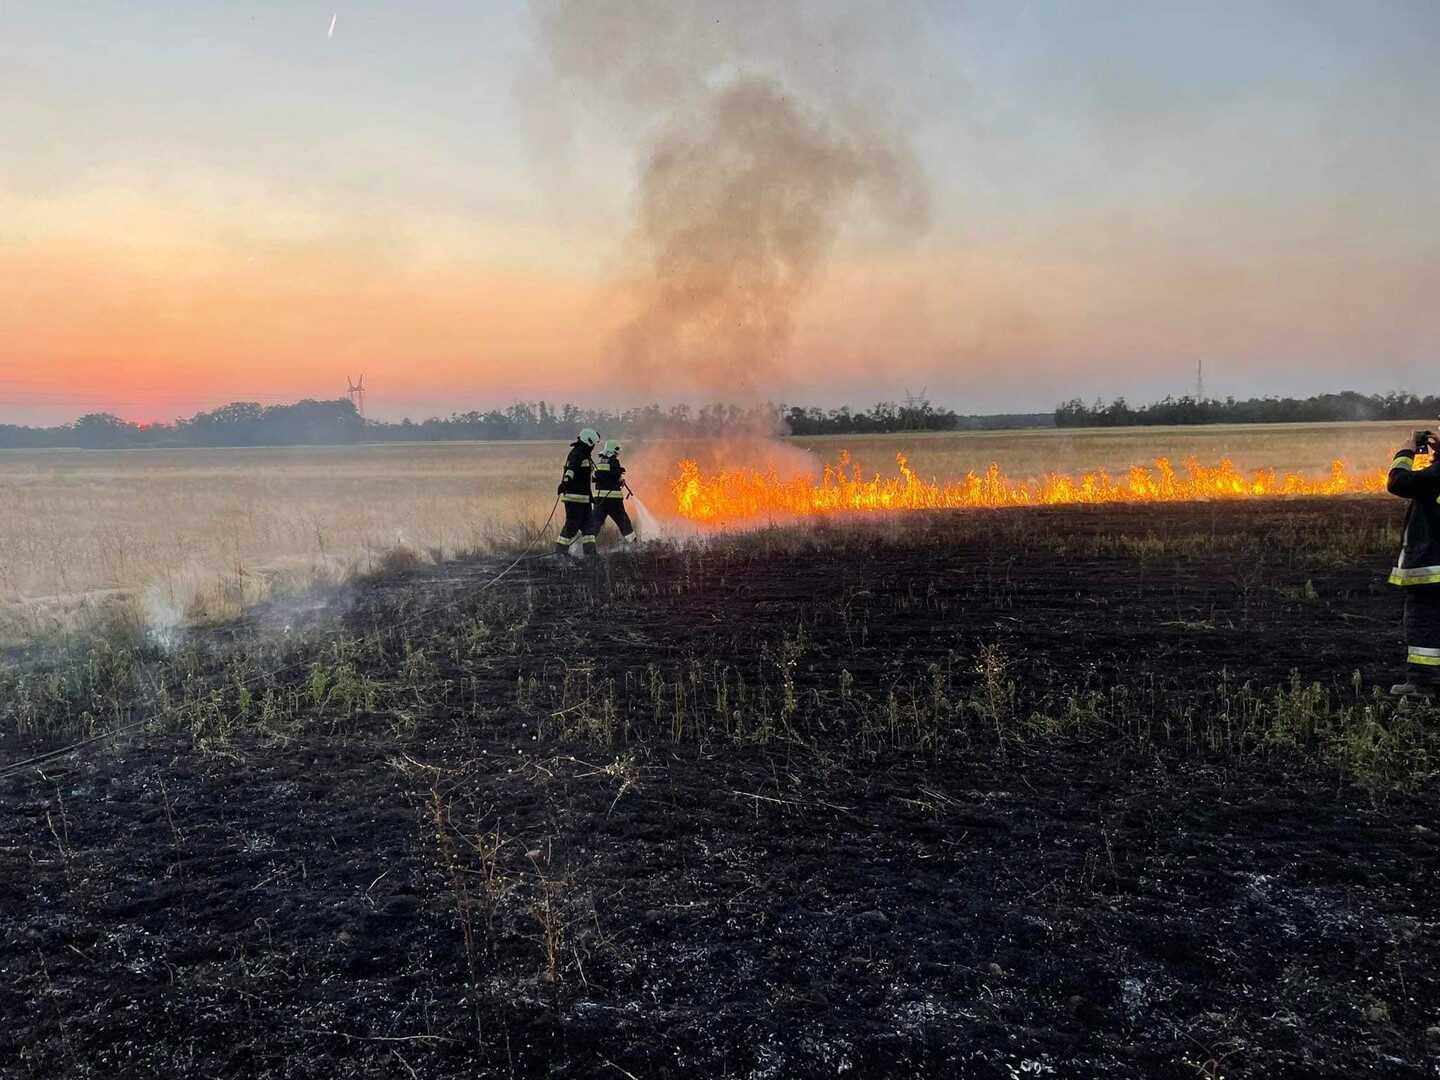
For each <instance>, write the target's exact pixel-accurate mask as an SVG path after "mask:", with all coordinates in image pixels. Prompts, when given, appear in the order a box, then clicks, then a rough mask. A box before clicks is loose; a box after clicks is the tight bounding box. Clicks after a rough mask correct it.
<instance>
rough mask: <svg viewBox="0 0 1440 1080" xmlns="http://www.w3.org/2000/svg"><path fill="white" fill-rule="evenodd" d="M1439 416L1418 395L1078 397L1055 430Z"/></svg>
mask: <svg viewBox="0 0 1440 1080" xmlns="http://www.w3.org/2000/svg"><path fill="white" fill-rule="evenodd" d="M1436 416H1440V397H1433V396H1425V397H1419V396H1417V395H1415V394H1401V393H1390V394H1360V393H1356V392H1355V391H1353V390H1346V391H1344V392H1343V393H1339V394H1317V395H1316V396H1314V397H1308V398H1281V397H1263V398H1247V399H1245V400H1244V401H1237V400H1236V399H1235V398H1233V397H1228V398H1226V399H1225V400H1224V401H1219V400H1214V399H1211V398H1199V399H1197V398H1194V397H1191V396H1189V395H1188V394H1187V395H1186V396H1184V397H1179V398H1175V397H1167V398H1165V399H1164V400H1162V401H1157V402H1155V403H1154V404H1153V405H1140V406H1132V405H1130V404H1129V403H1128V402H1126V400H1125V399H1124V398H1123V397H1120V398H1116V399H1115V400H1114V401H1112V402H1111V403H1110V404H1109V405H1106V404H1104V403H1103V402H1100V401H1096V402H1095V403H1094V404H1093V405H1086V404H1085V403H1084V402H1083V401H1081V400H1080V399H1079V398H1074V399H1072V400H1070V401H1067V402H1065V403H1064V404H1063V405H1061V406H1060V407H1059V408H1057V409H1056V410H1055V426H1056V427H1134V426H1144V425H1152V424H1153V425H1158V424H1319V423H1325V422H1327V421H1336V420H1427V419H1433V418H1435V417H1436Z"/></svg>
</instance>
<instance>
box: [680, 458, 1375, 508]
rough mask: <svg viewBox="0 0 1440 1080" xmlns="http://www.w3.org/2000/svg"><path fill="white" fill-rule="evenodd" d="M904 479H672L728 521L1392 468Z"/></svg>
mask: <svg viewBox="0 0 1440 1080" xmlns="http://www.w3.org/2000/svg"><path fill="white" fill-rule="evenodd" d="M895 462H896V464H897V465H898V466H899V467H900V475H899V476H896V477H889V478H885V477H880V476H876V477H874V478H872V479H869V480H866V479H865V478H864V476H863V474H862V473H861V471H860V466H859V465H858V464H856V463H855V462H853V461H852V460H851V458H850V455H849V453H848V452H842V453H841V454H840V460H839V461H838V462H837V463H836V464H834V465H829V464H827V465H826V466H825V473H824V476H823V477H822V478H821V479H820V480H819V481H818V482H817V481H816V480H815V478H814V477H812V476H797V477H794V478H792V479H789V480H786V479H782V478H781V477H780V475H779V474H778V473H777V472H776V470H775V467H774V466H773V465H772V466H770V467H769V468H768V469H765V470H763V471H762V470H759V469H753V468H747V469H723V470H721V471H720V472H718V473H715V474H714V475H712V476H702V475H701V473H700V467H699V466H698V465H697V464H696V463H695V462H694V461H682V462H680V463H679V470H680V474H679V476H676V477H674V478H672V479H671V481H670V485H671V489H672V491H673V492H674V495H675V503H676V507H677V509H678V510H679V512H680V514H681V515H682V516H683V517H686V518H689V519H690V520H692V521H697V522H702V523H704V524H712V525H724V524H734V523H739V522H744V521H748V520H754V519H757V518H761V519H763V518H767V517H776V516H792V517H808V516H812V515H815V514H831V513H836V512H840V511H847V510H848V511H884V510H941V509H980V508H993V507H1003V506H1059V505H1066V504H1075V503H1091V504H1100V503H1154V502H1190V501H1194V500H1201V499H1237V498H1256V497H1260V498H1267V497H1276V496H1283V495H1351V494H1363V493H1366V492H1377V491H1384V490H1385V477H1386V474H1385V472H1384V471H1382V470H1377V471H1375V472H1370V473H1365V474H1362V475H1354V476H1352V475H1350V474H1348V473H1347V472H1346V470H1345V464H1344V463H1343V462H1340V461H1336V462H1332V463H1331V467H1330V475H1329V476H1328V477H1320V478H1314V477H1306V476H1301V475H1299V474H1297V473H1285V474H1283V475H1282V474H1280V473H1278V472H1276V471H1275V470H1274V469H1259V470H1257V471H1256V472H1254V473H1251V474H1249V475H1248V476H1247V475H1244V474H1242V473H1240V472H1239V471H1237V470H1236V468H1235V466H1234V464H1233V463H1232V462H1230V461H1229V460H1228V459H1227V460H1225V461H1222V462H1221V463H1220V464H1219V465H1217V466H1214V467H1209V466H1205V465H1201V464H1200V462H1199V461H1198V460H1196V459H1195V458H1190V459H1189V460H1187V461H1186V462H1185V465H1184V471H1183V473H1181V472H1176V471H1175V468H1174V467H1173V466H1172V465H1171V464H1170V462H1169V460H1168V459H1166V458H1157V459H1156V460H1155V466H1154V468H1153V469H1150V468H1144V467H1142V466H1139V465H1135V466H1132V467H1131V469H1130V474H1129V476H1128V477H1126V478H1125V479H1124V480H1117V479H1114V478H1113V477H1111V476H1110V475H1109V474H1108V473H1106V472H1104V471H1099V472H1092V473H1086V474H1084V475H1083V476H1080V477H1071V476H1062V475H1060V474H1058V473H1047V474H1045V475H1044V476H1043V477H1041V478H1040V479H1038V480H1011V479H1010V478H1009V477H1007V476H1006V475H1005V474H1004V473H1003V472H1002V471H1001V470H1000V466H999V465H995V464H992V465H991V466H990V468H989V469H987V470H986V471H985V473H984V474H983V475H979V476H977V475H976V474H975V473H973V472H972V473H968V474H966V476H965V478H964V479H962V480H946V481H927V480H922V479H921V478H920V477H919V476H917V475H916V474H915V472H914V470H912V469H911V468H910V465H909V463H908V462H907V461H906V458H905V455H904V454H897V455H895Z"/></svg>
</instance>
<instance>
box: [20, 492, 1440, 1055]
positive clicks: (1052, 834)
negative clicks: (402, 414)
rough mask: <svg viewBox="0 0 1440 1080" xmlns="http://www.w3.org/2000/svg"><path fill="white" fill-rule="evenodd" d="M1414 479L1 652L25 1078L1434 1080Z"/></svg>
mask: <svg viewBox="0 0 1440 1080" xmlns="http://www.w3.org/2000/svg"><path fill="white" fill-rule="evenodd" d="M1395 509H1396V508H1395V506H1394V505H1392V504H1391V503H1388V502H1383V501H1378V502H1377V501H1375V500H1370V499H1350V500H1347V499H1332V500H1316V501H1288V502H1257V503H1243V504H1242V503H1223V502H1222V503H1209V504H1196V505H1174V506H1161V507H1132V508H1108V509H1107V508H1079V509H1077V508H1054V509H1035V510H1018V511H1003V512H994V513H968V514H933V515H932V514H912V515H905V516H902V517H896V518H891V519H887V520H884V521H878V522H876V521H872V522H867V523H852V524H835V525H830V526H821V527H818V528H813V529H804V530H773V531H768V532H760V533H755V534H749V535H746V536H737V537H731V538H724V539H720V540H718V541H717V542H715V543H714V544H712V545H710V546H709V547H707V548H703V549H701V548H693V549H667V548H661V549H657V550H648V551H644V552H639V553H634V554H631V555H627V556H618V555H617V556H613V557H611V558H608V559H607V560H605V562H604V564H603V566H600V567H597V568H594V570H593V572H592V571H591V570H586V571H579V572H557V571H553V570H546V569H543V568H542V565H541V564H540V563H538V562H526V563H522V564H521V565H520V566H518V567H517V568H516V569H515V570H514V571H512V572H511V573H509V574H507V575H506V576H505V577H503V578H502V579H501V580H500V581H499V582H498V583H496V584H494V585H493V586H491V587H488V588H486V587H482V586H485V585H486V583H488V582H490V581H491V580H492V579H493V578H494V576H495V574H496V573H497V572H498V571H499V570H500V569H502V568H503V567H504V566H505V565H506V563H507V560H503V559H494V558H490V559H483V560H475V561H472V562H461V563H452V564H447V565H444V566H439V567H425V568H414V569H408V570H407V569H404V568H401V567H397V568H396V572H395V573H393V574H390V575H389V576H385V577H381V578H377V579H374V580H371V581H368V582H365V583H362V584H360V585H357V586H354V587H351V588H347V589H344V590H336V591H334V592H332V593H329V594H324V595H321V596H318V597H317V598H316V599H315V601H314V602H313V603H312V604H309V605H289V606H280V605H276V606H275V607H272V608H269V609H259V610H257V611H255V612H253V613H251V614H250V615H249V616H247V618H246V619H244V620H242V621H241V622H240V623H237V624H233V625H229V626H224V627H216V628H212V629H211V630H209V631H206V632H204V633H196V634H194V635H192V637H191V640H189V641H188V642H187V643H186V644H185V645H183V646H182V647H181V648H180V649H179V650H177V651H176V652H174V653H172V654H168V655H162V654H160V653H158V652H157V651H155V650H154V649H153V647H151V646H147V645H145V644H143V643H140V642H134V641H127V640H126V639H125V638H124V636H123V634H119V633H116V634H112V635H110V636H109V637H103V638H102V637H96V638H94V639H93V640H88V641H72V642H68V643H65V645H64V647H63V651H61V650H60V647H59V646H58V645H57V646H53V647H48V648H36V649H34V650H31V651H30V652H28V653H25V654H17V655H15V656H14V657H12V662H11V664H10V665H9V666H8V667H7V669H6V671H5V673H4V676H3V678H4V685H3V691H4V696H3V702H4V709H5V717H4V727H3V730H4V739H3V741H0V755H3V757H0V768H4V767H5V766H6V765H9V764H12V763H18V762H20V761H22V760H23V759H26V758H27V757H29V756H30V755H32V754H37V753H41V752H44V751H46V750H47V749H50V748H54V747H58V746H62V745H65V744H67V743H70V742H73V741H75V740H78V739H81V738H87V737H90V736H93V735H98V734H104V733H107V732H115V731H118V732H119V734H117V735H115V737H113V738H107V739H106V740H104V741H101V742H97V743H95V744H93V745H90V746H86V747H84V748H82V749H79V750H77V751H75V752H73V753H70V754H66V755H63V756H61V757H58V758H56V759H53V760H48V761H45V762H43V763H40V764H38V765H35V766H30V767H27V768H24V769H19V770H15V771H11V772H8V773H7V774H6V775H4V776H3V777H0V811H3V812H0V1015H3V1016H4V1017H5V1023H4V1024H3V1025H0V1075H4V1076H57V1075H76V1076H87V1075H93V1076H107V1077H108V1076H120V1075H141V1074H143V1075H155V1074H161V1073H163V1074H166V1075H182V1076H188V1075H220V1076H277V1077H278V1076H287V1077H299V1076H316V1077H319V1076H361V1075H366V1076H369V1075H385V1076H410V1075H417V1076H426V1077H437V1076H469V1075H500V1076H505V1075H514V1076H542V1075H543V1076H554V1077H589V1076H597V1077H617V1078H623V1077H626V1076H629V1077H636V1078H641V1080H650V1078H658V1077H688V1076H717V1077H719V1076H736V1077H744V1076H757V1077H758V1076H771V1077H790V1076H795V1077H812V1076H813V1077H821V1076H825V1077H830V1076H836V1075H841V1074H845V1073H849V1074H852V1075H856V1076H863V1077H877V1076H897V1077H899V1076H907V1077H908V1076H967V1077H990V1076H995V1077H1015V1076H1030V1075H1041V1076H1043V1075H1054V1076H1075V1075H1104V1076H1114V1077H1125V1076H1133V1077H1150V1076H1162V1077H1164V1076H1172V1077H1194V1076H1206V1077H1215V1076H1221V1075H1224V1076H1232V1077H1234V1076H1256V1077H1259V1076H1265V1077H1277V1076H1299V1075H1304V1076H1356V1075H1374V1076H1385V1077H1404V1076H1417V1077H1418V1076H1433V1075H1435V1073H1436V1062H1437V1053H1440V1027H1437V1025H1440V984H1437V977H1436V971H1437V966H1440V916H1437V912H1440V900H1437V899H1436V894H1435V883H1436V881H1437V874H1440V832H1437V831H1436V830H1437V829H1440V825H1437V823H1436V822H1435V810H1436V806H1437V790H1436V784H1435V781H1434V779H1433V778H1432V773H1433V771H1434V769H1435V767H1436V764H1435V763H1436V761H1437V759H1440V712H1437V711H1436V710H1434V709H1432V708H1429V707H1425V706H1417V705H1415V704H1413V703H1405V704H1398V705H1397V704H1395V703H1393V702H1391V701H1389V700H1388V699H1387V698H1386V697H1385V696H1384V693H1383V691H1384V689H1385V688H1386V687H1388V685H1389V683H1390V682H1391V681H1393V676H1394V675H1395V674H1396V670H1395V669H1396V660H1397V658H1398V657H1399V656H1400V654H1401V653H1400V630H1399V608H1400V603H1399V598H1398V596H1396V595H1395V593H1394V591H1393V590H1391V589H1389V588H1388V587H1386V586H1385V585H1384V584H1383V577H1384V575H1383V570H1384V568H1385V566H1386V565H1387V561H1388V559H1389V558H1390V556H1391V554H1392V553H1393V547H1394V543H1395V535H1394V529H1393V527H1394V525H1395V523H1396V514H1395Z"/></svg>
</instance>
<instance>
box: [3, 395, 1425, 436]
mask: <svg viewBox="0 0 1440 1080" xmlns="http://www.w3.org/2000/svg"><path fill="white" fill-rule="evenodd" d="M1347 395H1354V396H1359V397H1362V398H1367V399H1374V398H1386V397H1410V398H1415V399H1417V400H1424V398H1425V397H1426V396H1427V395H1424V394H1420V393H1417V392H1416V391H1413V390H1396V389H1391V390H1387V391H1376V392H1369V393H1367V392H1365V391H1361V390H1355V389H1353V388H1352V389H1346V390H1339V391H1325V392H1321V393H1316V394H1307V395H1306V396H1305V397H1303V398H1300V397H1291V396H1288V395H1261V396H1256V397H1250V398H1237V397H1234V396H1233V395H1229V396H1227V397H1224V398H1221V397H1216V396H1213V395H1210V394H1206V395H1205V396H1204V397H1202V398H1196V397H1195V396H1194V395H1193V394H1190V393H1185V394H1174V395H1166V396H1165V397H1161V398H1155V399H1152V400H1148V401H1143V402H1137V401H1129V400H1128V399H1126V401H1125V403H1126V404H1127V405H1129V406H1130V407H1131V408H1133V409H1142V410H1143V409H1146V408H1149V407H1152V406H1158V405H1162V404H1164V403H1166V402H1175V403H1181V402H1186V401H1190V402H1199V403H1200V404H1209V405H1225V404H1227V403H1229V402H1234V403H1235V404H1248V403H1252V402H1259V401H1296V402H1303V401H1307V400H1318V399H1322V398H1326V397H1343V396H1347ZM367 396H368V391H367ZM1122 398H1123V395H1121V396H1120V397H1119V398H1112V399H1111V400H1110V401H1105V400H1102V399H1100V398H1094V399H1091V400H1089V401H1085V400H1083V399H1081V398H1078V397H1070V398H1066V399H1063V400H1062V401H1059V402H1057V403H1056V404H1055V405H1054V406H1052V407H1051V408H1048V409H1000V410H996V411H995V412H984V413H979V412H964V411H962V410H961V409H959V408H956V407H954V406H953V405H949V404H947V403H945V402H939V401H935V400H933V399H931V398H929V397H928V396H927V397H923V398H921V399H920V402H919V404H923V405H926V406H928V407H929V408H931V409H932V410H935V411H937V412H941V413H944V412H950V413H953V414H954V415H955V416H956V417H957V418H959V419H962V420H963V419H991V418H996V417H1012V416H1015V417H1019V416H1054V415H1055V414H1057V413H1058V412H1059V411H1060V410H1061V409H1062V408H1063V407H1064V406H1066V405H1069V404H1072V403H1076V402H1078V403H1079V404H1080V405H1082V406H1084V407H1086V408H1094V407H1099V408H1104V407H1106V406H1109V405H1111V404H1115V403H1117V402H1119V401H1120V400H1121V399H1122ZM307 403H308V404H319V405H333V404H340V403H348V404H351V405H353V404H354V401H353V399H350V398H349V397H347V395H345V394H340V395H338V396H336V397H322V398H297V399H293V400H270V401H257V400H253V399H252V400H235V401H223V402H217V403H214V404H211V405H208V406H204V407H202V408H200V409H198V410H196V411H195V412H193V413H188V414H175V415H172V416H166V417H154V418H150V419H145V420H136V419H132V418H129V417H126V416H125V415H124V414H123V413H122V412H120V411H117V410H115V409H103V408H102V409H93V410H89V411H87V412H84V413H77V414H74V415H72V416H70V417H69V418H68V419H64V420H59V421H56V422H53V423H46V424H23V423H20V424H17V423H13V422H12V421H8V420H5V419H3V418H0V427H22V428H32V429H34V430H58V429H61V428H66V427H73V426H74V425H75V424H77V423H78V422H79V421H81V420H83V419H85V418H87V417H91V416H104V417H112V418H114V419H117V420H120V421H121V422H123V423H126V424H129V425H132V426H134V427H138V428H140V429H141V430H146V429H149V428H152V427H161V428H173V427H178V426H179V425H181V424H185V423H190V422H192V421H194V420H195V419H197V418H198V417H200V416H202V415H207V414H213V413H215V412H218V411H219V410H221V409H225V408H230V407H232V406H236V405H258V406H260V407H262V408H274V407H288V406H293V405H300V404H307ZM882 405H891V406H894V407H896V408H903V407H904V405H905V401H904V399H903V398H900V399H899V400H896V399H889V398H882V399H880V400H878V401H874V402H871V403H869V404H864V405H861V404H856V403H854V402H842V403H841V404H839V405H831V406H826V405H818V404H816V403H813V402H798V401H765V402H758V403H751V404H750V405H748V406H742V405H740V404H739V403H737V402H724V401H712V402H699V403H697V402H691V401H674V402H668V403H665V402H658V401H650V402H645V403H642V404H630V405H621V406H607V405H593V406H586V407H585V408H586V409H588V410H592V411H596V412H609V413H615V414H617V415H624V414H626V413H632V412H641V411H645V410H649V409H658V410H660V411H661V412H669V411H671V410H674V409H679V408H688V409H690V410H691V411H692V412H698V411H699V410H700V409H702V408H709V407H720V408H727V407H729V408H737V407H739V408H746V407H748V408H752V409H765V408H771V409H774V410H777V411H788V410H791V409H802V410H807V411H808V410H814V409H819V410H821V411H822V412H824V413H834V412H836V411H838V410H839V409H849V410H850V411H851V413H852V414H854V415H861V414H864V413H868V412H871V411H873V410H875V409H877V408H878V407H880V406H882ZM514 406H531V407H538V406H544V407H545V408H547V409H549V410H550V411H551V412H552V413H554V414H558V413H559V412H560V411H561V410H563V409H565V408H568V407H571V406H574V407H577V408H579V407H580V406H579V405H578V404H577V403H576V402H573V401H560V400H556V401H554V402H551V401H547V400H544V399H539V398H536V399H528V400H527V399H522V398H512V399H511V400H509V401H508V402H506V403H504V404H500V403H491V404H489V405H475V406H471V407H470V408H463V407H457V408H456V409H454V410H453V411H452V412H450V413H447V414H439V413H432V414H430V415H428V416H422V415H418V414H417V415H409V414H406V415H403V416H398V417H394V418H382V417H377V416H373V415H369V410H368V408H367V410H366V412H360V411H359V409H358V408H357V410H356V411H357V413H358V415H360V417H361V419H362V420H364V421H365V422H367V423H373V424H377V425H389V426H399V425H401V424H404V423H412V424H415V425H417V426H418V425H421V424H425V423H431V422H447V421H449V420H451V419H454V418H456V417H465V416H472V415H481V416H484V415H492V414H495V413H504V412H505V411H506V410H507V409H509V408H511V407H514ZM1290 422H1293V423H1297V424H1314V423H1339V424H1344V423H1372V422H1373V423H1393V422H1394V421H1392V420H1383V419H1381V420H1366V419H1360V420H1330V421H1308V420H1297V421H1276V422H1275V423H1290ZM1216 423H1217V424H1219V425H1221V426H1223V425H1224V423H1225V422H1224V421H1218V422H1216ZM1239 423H1240V424H1241V425H1242V426H1250V427H1253V426H1265V424H1267V423H1269V422H1264V423H1257V422H1244V421H1242V422H1239ZM1146 426H1152V425H1146ZM1181 426H1194V425H1181ZM1208 426H1215V425H1208ZM937 430H940V431H944V430H946V429H937Z"/></svg>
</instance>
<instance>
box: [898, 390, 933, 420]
mask: <svg viewBox="0 0 1440 1080" xmlns="http://www.w3.org/2000/svg"><path fill="white" fill-rule="evenodd" d="M926 389H927V387H924V386H922V387H921V388H920V393H918V394H912V393H910V388H909V387H908V386H907V387H906V388H905V406H904V408H903V409H902V410H901V412H900V424H901V427H900V430H902V431H916V430H918V429H919V427H920V414H921V413H922V412H924V411H925V407H926V406H927V405H929V404H930V400H929V399H928V398H927V397H926V396H925V391H926Z"/></svg>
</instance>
